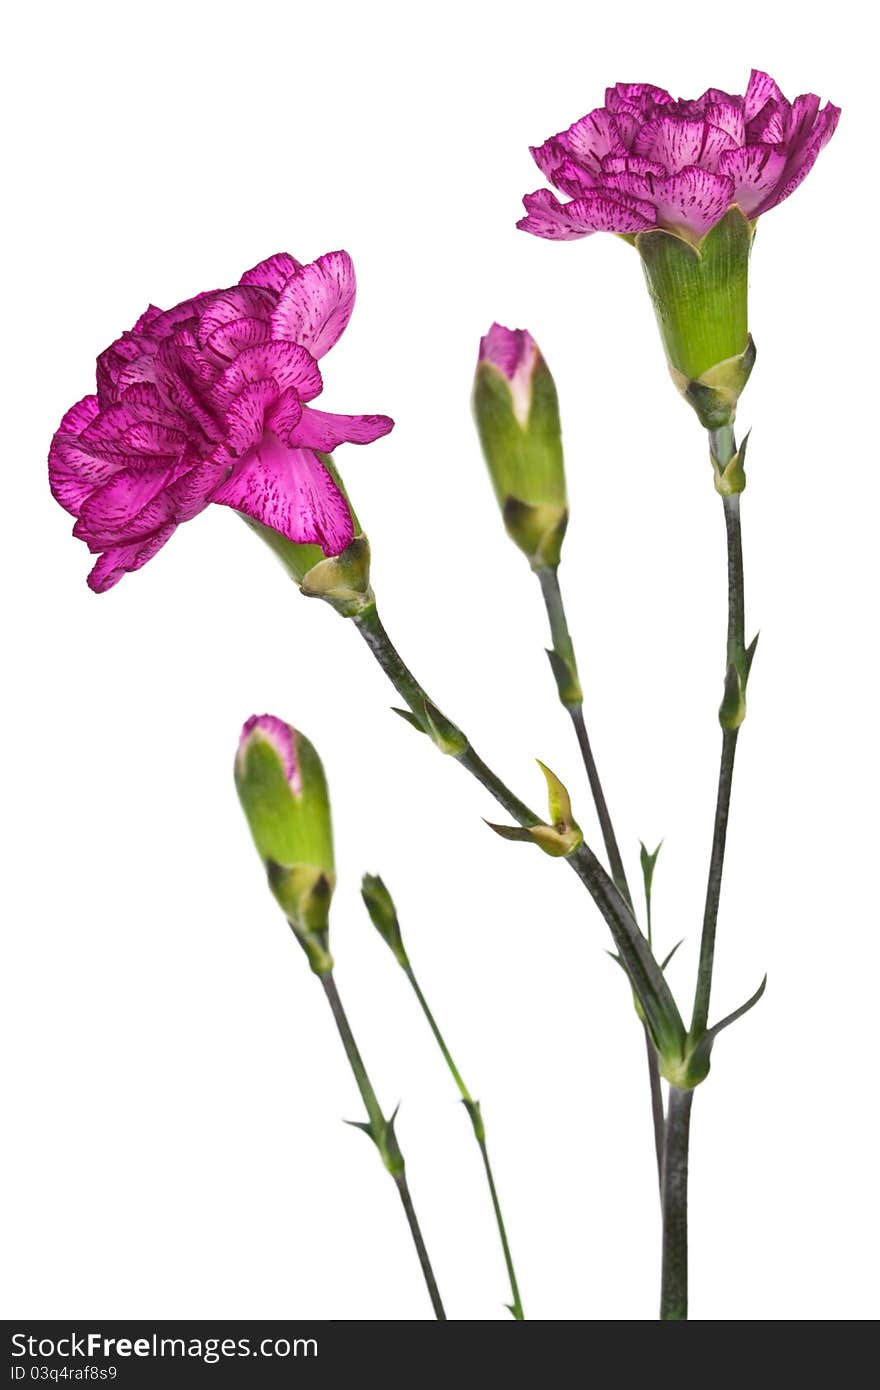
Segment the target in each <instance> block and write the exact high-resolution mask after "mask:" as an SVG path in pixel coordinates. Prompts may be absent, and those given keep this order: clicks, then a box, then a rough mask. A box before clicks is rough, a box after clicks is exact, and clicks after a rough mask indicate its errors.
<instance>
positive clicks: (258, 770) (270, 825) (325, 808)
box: [235, 714, 336, 975]
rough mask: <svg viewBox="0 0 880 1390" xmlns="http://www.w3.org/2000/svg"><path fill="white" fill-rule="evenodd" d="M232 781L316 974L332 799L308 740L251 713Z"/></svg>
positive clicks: (332, 878) (330, 875) (323, 932)
mask: <svg viewBox="0 0 880 1390" xmlns="http://www.w3.org/2000/svg"><path fill="white" fill-rule="evenodd" d="M235 785H236V789H237V791H238V796H239V800H240V801H241V805H242V809H243V810H244V813H245V816H246V818H247V822H248V825H249V827H250V831H251V835H252V836H253V840H254V844H255V845H256V847H257V853H258V854H259V856H260V858H261V859H262V861H263V864H264V866H265V869H266V874H267V877H268V880H269V887H270V888H271V890H272V892H273V894H274V896H275V899H276V901H277V902H278V904H279V906H280V907H281V908H282V910H283V911H284V914H285V916H286V917H287V919H288V921H289V922H290V925H291V927H292V928H293V931H294V933H295V935H296V937H297V939H298V941H299V942H300V945H301V946H302V947H303V949H304V950H305V952H306V955H307V956H308V958H309V964H310V965H311V967H312V969H313V970H314V971H315V973H316V974H318V975H323V974H326V973H327V972H328V971H329V970H331V969H332V968H333V960H332V957H331V956H330V954H329V952H328V950H327V931H328V917H329V910H330V900H331V898H332V896H333V889H334V887H335V884H336V873H335V868H334V862H333V829H332V825H331V821H330V802H329V798H328V795H327V782H326V779H325V777H324V769H323V767H322V766H321V760H320V758H319V757H318V754H317V753H316V752H315V749H314V748H313V747H312V745H311V743H309V740H308V739H307V738H305V737H304V736H303V735H302V734H301V733H299V732H297V730H296V729H294V728H292V727H291V726H290V725H289V724H285V723H284V721H283V720H281V719H276V718H275V716H274V715H271V714H261V715H256V714H255V715H252V716H251V718H250V719H248V720H247V722H246V723H245V725H244V728H243V729H242V732H241V739H240V741H239V746H238V753H237V754H236V758H235Z"/></svg>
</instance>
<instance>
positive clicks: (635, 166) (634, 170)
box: [602, 154, 666, 179]
mask: <svg viewBox="0 0 880 1390" xmlns="http://www.w3.org/2000/svg"><path fill="white" fill-rule="evenodd" d="M606 174H656V175H657V177H658V178H661V179H662V178H665V176H666V166H665V165H663V164H659V163H658V162H657V160H656V159H647V158H646V157H645V156H644V155H643V154H623V155H621V154H608V155H606V156H605V158H604V159H603V160H602V177H603V179H604V177H605V175H606Z"/></svg>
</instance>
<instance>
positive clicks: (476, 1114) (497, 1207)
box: [403, 964, 525, 1322]
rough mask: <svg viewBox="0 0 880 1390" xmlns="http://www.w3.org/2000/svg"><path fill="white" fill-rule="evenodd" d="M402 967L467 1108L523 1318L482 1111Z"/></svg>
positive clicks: (518, 1315)
mask: <svg viewBox="0 0 880 1390" xmlns="http://www.w3.org/2000/svg"><path fill="white" fill-rule="evenodd" d="M403 969H404V973H405V974H406V977H407V979H408V980H409V982H410V984H411V985H412V987H413V991H414V992H415V996H416V998H417V999H418V1001H419V1004H420V1005H421V1008H422V1013H423V1014H424V1015H425V1018H426V1019H427V1020H428V1025H429V1027H430V1029H431V1032H432V1033H433V1034H434V1037H435V1038H436V1040H437V1046H438V1047H439V1048H440V1051H441V1052H442V1054H443V1058H444V1060H445V1062H446V1065H447V1066H448V1068H449V1070H450V1072H451V1073H452V1079H453V1081H454V1082H455V1084H456V1086H457V1087H458V1092H459V1095H460V1096H461V1098H462V1100H463V1101H464V1104H465V1108H466V1110H467V1112H468V1115H469V1116H470V1121H471V1125H472V1126H473V1131H474V1138H475V1139H476V1141H477V1144H478V1145H479V1149H480V1153H481V1155H482V1158H483V1166H484V1168H485V1170H486V1181H487V1182H488V1184H489V1195H490V1196H491V1198H492V1207H493V1209H494V1212H495V1223H496V1225H497V1227H498V1235H499V1238H500V1240H501V1249H502V1250H503V1252H504V1263H505V1264H506V1266H507V1277H508V1279H509V1280H510V1292H511V1296H512V1298H513V1302H512V1303H511V1304H510V1305H509V1307H510V1311H511V1313H512V1314H513V1316H514V1318H515V1319H516V1320H517V1322H523V1321H525V1313H524V1312H523V1308H522V1302H521V1300H520V1296H519V1286H518V1284H517V1282H516V1271H515V1270H514V1267H513V1256H512V1255H511V1253H510V1245H509V1243H508V1240H507V1231H506V1229H505V1226H504V1217H503V1216H502V1213H501V1203H500V1201H499V1199H498V1191H497V1188H496V1187H495V1178H494V1177H493V1174H492V1165H491V1164H490V1162H489V1151H488V1149H487V1147H486V1130H485V1126H484V1124H483V1116H482V1111H481V1109H480V1103H479V1101H476V1100H474V1099H473V1097H472V1096H471V1093H470V1091H469V1090H468V1088H467V1086H466V1085H465V1083H464V1078H463V1077H462V1074H461V1072H460V1071H459V1070H458V1067H457V1066H456V1065H455V1062H454V1061H453V1059H452V1054H451V1053H450V1051H449V1048H448V1047H447V1046H446V1041H445V1039H444V1037H443V1034H442V1033H441V1032H440V1029H439V1028H438V1026H437V1023H436V1021H435V1019H434V1015H433V1014H432V1013H431V1010H430V1008H429V1007H428V1001H427V999H426V998H425V996H424V994H423V993H422V991H421V987H420V985H419V982H418V980H417V979H416V976H415V972H414V970H413V968H412V966H411V965H409V964H407V965H405V966H404V967H403Z"/></svg>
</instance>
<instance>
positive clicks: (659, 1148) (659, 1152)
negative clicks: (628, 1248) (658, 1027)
mask: <svg viewBox="0 0 880 1390" xmlns="http://www.w3.org/2000/svg"><path fill="white" fill-rule="evenodd" d="M642 1030H643V1032H644V1034H645V1052H646V1053H647V1057H648V1085H649V1086H650V1088H651V1119H652V1121H653V1125H654V1155H655V1157H656V1160H657V1182H658V1185H659V1187H660V1202H661V1208H662V1203H663V1144H664V1141H665V1137H666V1120H665V1118H664V1115H663V1088H662V1086H661V1085H660V1059H659V1058H658V1056H657V1049H656V1048H655V1046H654V1044H653V1043H652V1042H651V1034H650V1033H649V1032H648V1025H647V1023H643V1024H642Z"/></svg>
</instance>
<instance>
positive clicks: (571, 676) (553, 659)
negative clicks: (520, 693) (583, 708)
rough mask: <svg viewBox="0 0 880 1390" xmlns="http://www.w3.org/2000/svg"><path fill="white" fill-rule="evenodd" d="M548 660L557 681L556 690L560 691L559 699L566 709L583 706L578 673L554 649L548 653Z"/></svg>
mask: <svg viewBox="0 0 880 1390" xmlns="http://www.w3.org/2000/svg"><path fill="white" fill-rule="evenodd" d="M547 660H548V661H549V662H550V669H551V670H552V672H553V678H554V680H555V681H556V689H557V690H558V691H559V699H560V700H561V702H562V704H563V705H565V707H566V709H571V708H572V706H574V705H579V704H582V702H583V698H584V696H583V691H582V690H581V686H580V681H579V680H578V674H577V671H576V670H575V669H574V667H572V666H569V664H568V662H567V661H566V660H565V657H563V656H560V655H559V652H555V651H553V650H552V649H548V651H547Z"/></svg>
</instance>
